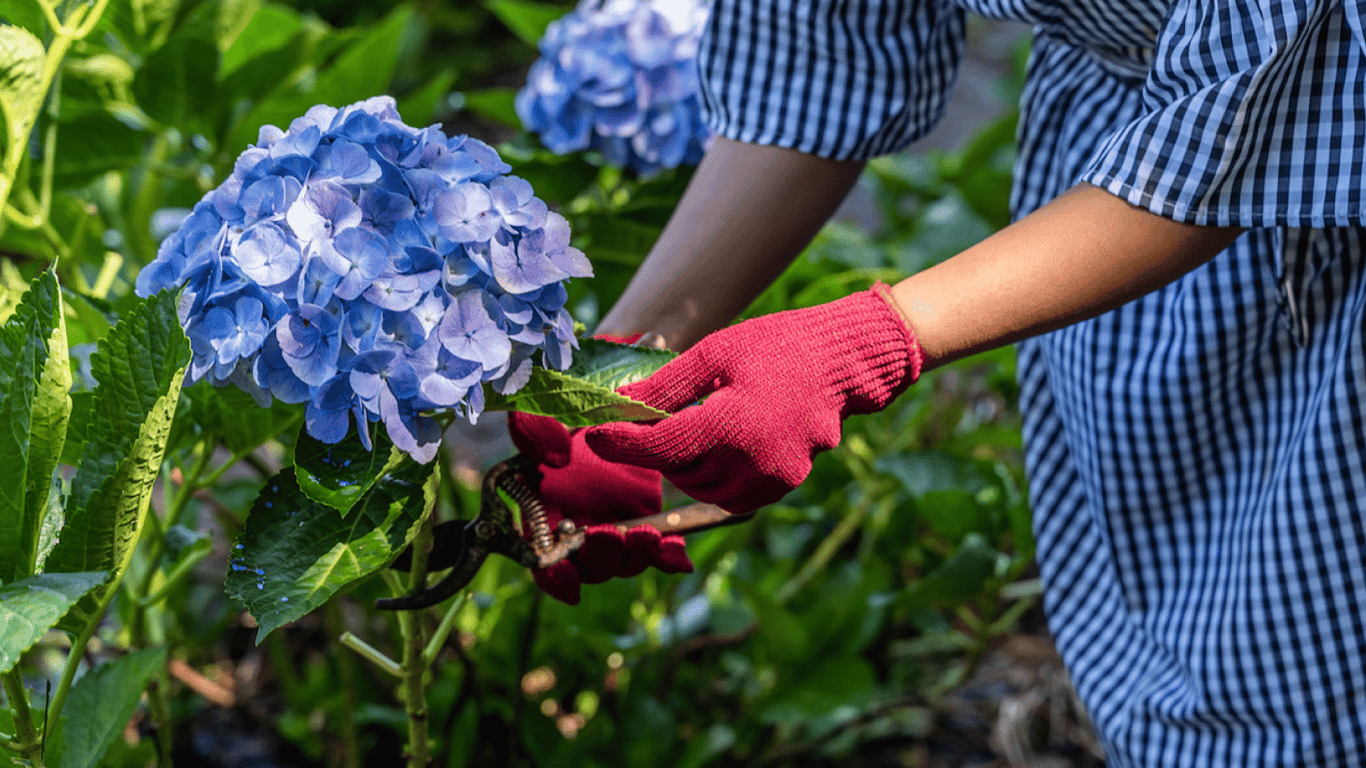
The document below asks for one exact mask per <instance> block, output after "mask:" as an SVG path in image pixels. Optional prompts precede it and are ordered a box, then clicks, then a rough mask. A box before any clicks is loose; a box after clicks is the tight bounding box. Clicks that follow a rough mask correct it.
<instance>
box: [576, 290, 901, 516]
mask: <svg viewBox="0 0 1366 768" xmlns="http://www.w3.org/2000/svg"><path fill="white" fill-rule="evenodd" d="M922 360H923V354H922V352H921V350H920V345H919V344H918V343H917V342H916V339H915V333H914V331H913V330H912V329H911V327H910V325H909V324H908V323H907V322H906V321H905V320H904V319H903V318H902V316H901V313H900V311H899V310H898V309H897V308H896V305H895V304H893V303H892V298H891V295H890V294H889V292H888V288H887V286H886V285H884V284H882V283H878V284H876V285H874V286H873V287H872V288H871V289H869V290H867V291H864V292H861V293H856V294H853V295H851V296H846V297H844V298H843V299H840V300H838V301H833V302H831V303H829V304H822V305H820V306H815V307H808V308H806V309H793V310H788V311H786V312H779V313H777V314H773V315H767V316H764V317H757V318H754V319H752V320H747V321H745V322H743V323H740V324H738V325H733V326H731V327H729V328H724V329H722V330H720V331H717V332H716V333H713V334H711V335H709V336H707V337H706V338H704V339H702V340H701V341H700V342H698V343H697V345H696V346H694V347H693V348H692V349H689V350H688V351H687V352H684V353H683V354H682V355H679V356H678V357H677V358H675V359H674V360H672V361H670V362H669V363H668V364H667V365H665V366H664V367H663V368H661V369H659V371H657V372H656V373H655V374H654V375H652V376H650V377H649V378H647V379H645V380H644V381H639V382H636V383H634V384H629V385H627V386H624V387H622V388H621V389H620V390H618V391H620V392H621V394H623V395H626V396H627V397H630V398H633V399H635V400H639V401H641V402H644V403H646V404H648V405H652V406H654V407H656V408H659V409H662V410H665V411H668V412H670V413H672V414H674V415H672V416H670V417H668V418H666V419H661V420H660V421H657V422H654V423H652V424H629V423H624V422H623V423H614V424H603V425H599V426H596V427H591V428H589V429H588V430H586V432H587V441H588V445H589V446H591V447H592V449H593V450H594V451H596V452H597V454H598V455H599V456H601V457H603V458H604V459H608V460H611V461H619V462H623V463H628V464H632V465H635V466H640V467H649V468H651V469H657V470H659V471H661V472H662V473H663V474H664V476H665V477H667V478H668V479H669V480H670V481H672V482H673V483H674V485H677V486H678V487H679V489H681V490H682V491H683V492H684V493H687V494H688V495H689V496H692V497H693V498H695V499H697V500H698V501H704V502H708V503H711V504H716V505H717V506H719V507H721V508H722V509H725V510H727V511H729V512H735V513H741V512H750V511H753V510H755V509H758V508H759V507H762V506H764V505H765V504H771V503H773V502H775V501H777V500H779V499H781V498H782V497H783V496H785V495H786V494H787V493H788V491H791V490H792V489H793V488H796V487H797V486H798V485H800V484H801V482H802V481H803V480H805V479H806V476H807V474H808V473H809V472H810V471H811V459H812V457H814V456H815V455H816V454H817V453H820V452H821V451H826V450H829V449H831V448H834V447H835V446H836V445H837V444H838V443H839V440H840V422H841V421H843V420H844V419H845V418H846V417H848V416H850V415H852V414H856V413H872V412H874V411H879V410H881V409H883V408H885V407H886V406H887V405H888V404H889V403H890V402H892V400H893V399H895V398H896V396H897V395H899V394H901V392H902V391H903V390H905V389H906V387H908V386H910V385H911V384H912V383H913V382H914V381H915V380H916V379H917V378H918V377H919V376H920V366H921V363H922ZM702 398H706V400H705V401H703V402H702V403H700V404H697V405H694V403H697V402H698V401H699V400H701V399H702ZM690 406H691V407H690Z"/></svg>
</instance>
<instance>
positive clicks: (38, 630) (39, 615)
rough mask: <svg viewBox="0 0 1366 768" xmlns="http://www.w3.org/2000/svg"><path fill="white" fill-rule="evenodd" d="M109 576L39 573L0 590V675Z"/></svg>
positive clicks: (89, 573)
mask: <svg viewBox="0 0 1366 768" xmlns="http://www.w3.org/2000/svg"><path fill="white" fill-rule="evenodd" d="M108 575H109V574H108V573H105V572H104V571H91V572H86V573H40V574H38V575H36V576H27V577H25V578H22V579H19V580H18V581H15V582H13V583H11V584H6V585H5V586H4V587H0V672H8V671H10V670H11V669H13V668H14V665H15V664H16V663H18V662H19V656H20V655H21V654H23V652H24V651H27V650H28V649H29V648H32V647H33V644H34V643H36V642H38V641H39V640H41V639H42V637H43V635H44V634H46V633H47V631H48V630H49V629H52V627H53V626H55V625H56V624H57V622H58V621H60V620H61V618H62V616H63V615H65V614H66V612H67V610H68V609H70V608H71V606H73V605H75V604H76V601H77V600H80V599H81V597H82V596H83V595H85V594H86V593H87V592H89V591H90V590H92V589H94V588H96V587H98V586H99V585H100V584H102V583H104V580H105V578H106V577H107V576H108Z"/></svg>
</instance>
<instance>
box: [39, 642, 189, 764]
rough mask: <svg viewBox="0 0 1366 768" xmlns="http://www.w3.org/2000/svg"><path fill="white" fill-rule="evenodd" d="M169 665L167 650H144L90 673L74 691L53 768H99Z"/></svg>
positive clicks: (54, 743) (52, 754) (51, 757)
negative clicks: (153, 682)
mask: <svg viewBox="0 0 1366 768" xmlns="http://www.w3.org/2000/svg"><path fill="white" fill-rule="evenodd" d="M164 666H166V649H165V648H144V649H142V650H138V651H133V652H132V653H129V654H128V655H127V656H124V657H123V658H121V659H116V660H114V661H111V662H107V663H105V664H101V665H100V666H98V667H96V668H95V669H92V670H90V671H89V672H87V673H85V675H84V676H82V677H81V679H80V680H77V681H76V684H75V685H74V686H72V687H71V695H70V696H68V697H67V700H66V706H64V707H63V708H62V712H61V713H60V717H61V720H60V723H61V725H60V726H59V727H58V728H57V730H56V732H55V733H54V734H53V738H52V740H51V742H50V743H49V744H48V747H47V760H46V762H47V764H48V765H51V766H55V768H95V766H96V765H99V763H100V760H101V758H103V757H104V754H105V752H107V751H108V750H109V747H110V746H111V745H112V744H113V743H114V739H116V738H118V736H119V734H121V733H123V729H124V728H125V727H127V725H128V719H129V718H131V717H132V716H133V710H134V709H136V708H137V705H138V701H139V700H140V699H141V698H142V692H143V690H144V689H146V687H147V683H148V682H150V681H151V679H152V677H153V676H155V675H156V673H157V672H158V671H159V670H160V669H161V668H162V667H164Z"/></svg>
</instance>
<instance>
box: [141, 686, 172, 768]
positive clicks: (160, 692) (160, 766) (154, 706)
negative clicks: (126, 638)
mask: <svg viewBox="0 0 1366 768" xmlns="http://www.w3.org/2000/svg"><path fill="white" fill-rule="evenodd" d="M170 681H171V678H170V675H168V674H166V670H165V669H164V668H163V669H162V670H161V671H159V672H158V673H157V674H156V676H155V677H153V678H152V680H151V683H150V684H149V685H148V686H147V714H148V715H149V716H150V717H151V719H152V728H153V732H154V733H155V734H156V745H157V768H171V766H172V764H173V763H172V759H171V728H170V722H171V713H170V709H169V708H168V707H167V706H166V688H167V687H168V686H169V685H170Z"/></svg>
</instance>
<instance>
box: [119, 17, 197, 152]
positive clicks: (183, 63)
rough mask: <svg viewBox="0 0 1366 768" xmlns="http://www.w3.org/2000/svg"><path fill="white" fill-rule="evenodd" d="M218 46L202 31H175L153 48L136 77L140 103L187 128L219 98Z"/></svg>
mask: <svg viewBox="0 0 1366 768" xmlns="http://www.w3.org/2000/svg"><path fill="white" fill-rule="evenodd" d="M217 79H218V47H217V45H216V44H215V42H214V40H213V39H212V38H210V37H207V36H204V35H203V34H201V33H200V32H198V31H193V32H192V31H189V30H185V31H182V32H179V33H177V34H174V35H172V36H171V38H170V39H169V40H167V41H166V44H165V45H163V46H161V47H160V48H158V49H156V50H155V51H153V52H152V54H151V55H150V56H148V57H147V60H146V61H145V62H143V64H142V66H141V67H139V68H138V73H137V75H136V76H135V77H134V78H133V95H134V96H135V97H136V98H137V102H138V106H140V107H142V110H143V111H144V112H146V113H147V114H148V115H149V116H151V118H152V119H154V120H156V121H157V122H159V123H161V124H162V125H165V126H169V127H174V128H182V129H183V128H184V127H185V126H186V125H188V124H189V123H190V122H191V120H193V119H197V118H199V117H200V116H202V115H203V114H204V113H205V112H207V111H208V110H209V109H211V108H212V107H213V106H214V104H215V100H216V98H217V96H216V93H215V91H214V82H215V81H216V80H217Z"/></svg>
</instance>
